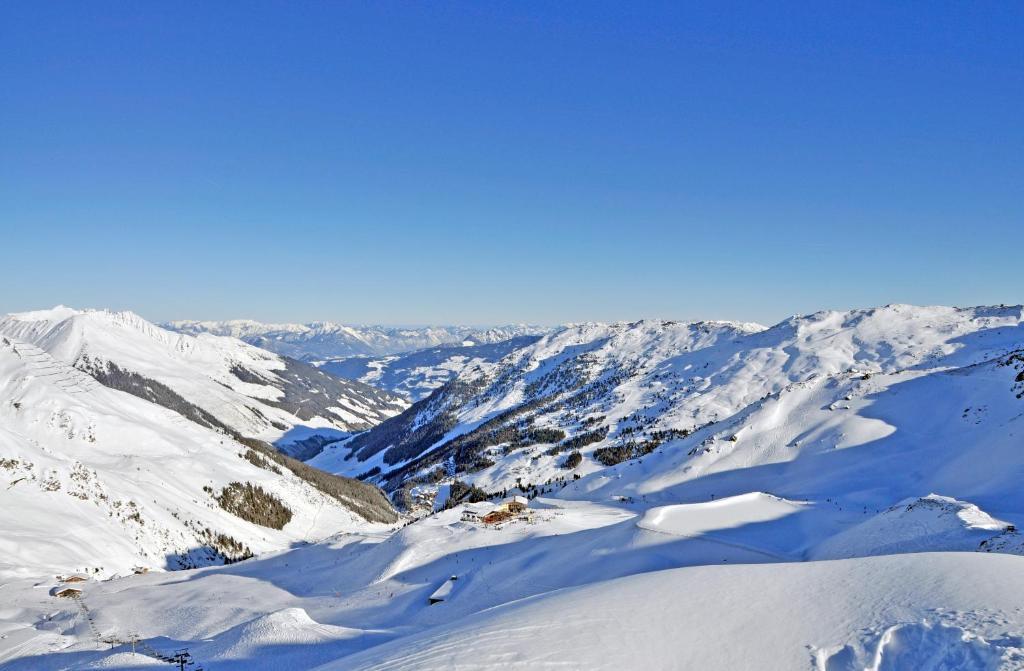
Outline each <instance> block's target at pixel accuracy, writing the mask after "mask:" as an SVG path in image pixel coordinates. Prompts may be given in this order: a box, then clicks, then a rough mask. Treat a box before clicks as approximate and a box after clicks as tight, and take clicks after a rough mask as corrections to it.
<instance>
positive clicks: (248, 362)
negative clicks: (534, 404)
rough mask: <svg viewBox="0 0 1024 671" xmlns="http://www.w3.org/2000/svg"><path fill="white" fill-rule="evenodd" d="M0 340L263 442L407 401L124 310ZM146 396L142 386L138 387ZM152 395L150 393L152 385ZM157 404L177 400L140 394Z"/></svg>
mask: <svg viewBox="0 0 1024 671" xmlns="http://www.w3.org/2000/svg"><path fill="white" fill-rule="evenodd" d="M0 333H2V334H5V335H7V336H9V337H11V338H14V339H17V340H20V341H23V342H27V343H32V344H34V345H36V346H38V347H40V348H42V349H43V350H45V351H46V352H47V353H49V354H50V355H51V356H53V357H54V358H55V359H57V360H59V361H61V362H64V363H66V364H69V365H72V366H75V367H77V368H79V369H81V370H84V371H87V372H89V373H90V374H92V375H95V376H97V377H98V379H101V380H102V381H103V382H104V383H105V384H113V385H122V386H123V385H126V384H132V385H135V384H136V383H135V382H131V381H130V380H126V377H125V376H126V374H129V373H130V374H133V375H137V376H141V378H143V379H145V380H153V381H156V382H158V383H159V384H160V385H161V386H162V387H166V388H167V389H169V390H170V391H171V392H173V394H174V396H175V397H177V398H180V399H181V401H185V402H187V403H190V404H192V405H194V406H197V407H199V408H202V409H204V410H205V411H206V412H207V413H209V414H210V415H211V416H212V417H214V418H216V421H217V424H218V425H219V426H221V427H227V428H230V429H232V430H235V431H238V432H239V433H241V434H243V435H247V436H258V437H261V438H264V439H267V440H277V439H279V438H282V437H286V438H287V434H288V433H289V432H291V431H292V430H293V429H296V428H300V427H301V430H300V431H299V432H298V434H301V436H302V438H307V437H308V435H309V433H310V431H308V430H307V429H324V430H327V431H328V433H330V432H333V434H338V433H339V432H344V431H352V430H362V429H366V428H368V427H370V426H372V425H373V424H376V423H377V422H379V421H381V420H383V419H385V418H386V417H389V416H391V415H393V414H394V413H396V412H398V411H400V410H401V409H402V408H404V407H405V405H406V404H405V403H404V402H403V401H402V400H401V399H399V398H396V397H392V396H390V395H389V394H387V393H384V392H380V391H378V390H376V389H374V388H372V387H369V386H366V385H362V384H360V383H356V382H349V381H347V380H339V379H337V378H333V377H331V376H330V375H328V374H325V373H324V372H322V371H317V370H315V369H312V368H310V367H309V366H306V365H304V364H300V363H298V362H293V361H289V360H287V359H285V358H283V357H281V356H279V355H277V354H274V353H272V352H269V351H267V350H263V349H260V348H258V347H255V346H253V345H250V344H248V343H245V342H243V341H241V340H238V339H236V338H232V337H227V336H216V335H211V334H209V333H200V334H199V335H197V336H192V335H188V334H184V333H176V332H173V331H168V330H167V329H164V328H161V327H160V326H157V325H155V324H153V323H152V322H149V321H147V320H146V319H144V318H142V317H140V316H139V315H137V314H135V313H133V312H129V311H119V312H115V311H110V310H72V309H69V308H57V309H54V310H47V311H39V312H29V313H21V314H15V315H8V316H6V317H3V318H0ZM136 386H139V387H142V389H140V390H141V391H145V390H144V387H145V385H142V384H141V383H140V384H138V385H136ZM149 386H150V387H152V385H149ZM145 393H146V394H148V395H150V396H151V397H152V398H151V399H150V400H157V401H158V402H161V403H164V404H168V405H173V406H175V407H178V406H180V405H181V401H179V400H176V398H173V397H170V396H169V395H168V394H167V393H162V392H159V391H153V390H152V389H150V391H146V392H145Z"/></svg>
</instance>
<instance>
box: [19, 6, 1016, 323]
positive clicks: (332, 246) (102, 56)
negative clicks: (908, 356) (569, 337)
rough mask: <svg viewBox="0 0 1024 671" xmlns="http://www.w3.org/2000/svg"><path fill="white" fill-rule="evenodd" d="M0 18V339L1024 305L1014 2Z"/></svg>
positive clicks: (122, 11) (41, 9)
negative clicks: (116, 322)
mask: <svg viewBox="0 0 1024 671" xmlns="http://www.w3.org/2000/svg"><path fill="white" fill-rule="evenodd" d="M696 5H697V3H680V2H664V3H661V2H640V3H634V2H617V3H607V2H599V1H596V0H587V1H586V2H549V1H545V2H524V1H519V2H483V3H480V2H467V3H448V2H423V3H409V2H394V3H392V2H335V3H320V2H281V3H261V2H238V3H230V2H219V3H199V2H196V3H186V2H182V3H156V2H129V3H103V2H95V3H91V2H90V3H83V2H71V3H45V2H17V3H14V2H12V3H4V4H3V7H2V8H0V42H2V43H3V44H4V56H3V58H2V59H0V90H2V93H0V262H2V263H3V266H4V272H3V277H4V278H5V282H4V288H3V289H0V311H2V312H7V311H12V310H24V309H32V308H38V307H42V306H49V305H52V304H56V303H66V304H71V305H75V306H83V307H84V306H94V307H115V308H128V309H133V310H136V311H138V312H140V313H141V314H143V315H145V316H147V317H149V318H151V319H155V320H160V319H173V318H231V317H251V318H256V319H262V320H270V321H274V320H288V321H306V320H313V319H332V320H340V321H347V322H378V323H441V322H461V323H498V322H502V323H504V322H511V321H530V322H539V323H558V322H565V321H581V320H587V319H596V320H612V319H634V318H638V317H642V316H653V317H672V318H683V319H688V318H732V319H747V320H757V321H762V322H774V321H777V320H779V319H781V318H783V317H785V316H788V315H790V314H794V313H803V312H809V311H814V310H817V309H820V308H848V307H856V306H868V305H878V304H884V303H890V302H911V303H943V304H959V305H964V304H980V303H1004V302H1005V303H1019V302H1022V301H1024V272H1022V269H1021V260H1020V251H1021V249H1024V246H1022V245H1021V242H1022V238H1024V161H1022V157H1024V121H1022V119H1024V42H1022V41H1021V35H1022V34H1024V4H1022V3H988V2H984V3H945V2H928V3H924V2H920V3H918V2H908V3H892V2H883V3H869V2H863V3H848V2H842V3H830V2H814V3H811V2H800V3H752V2H751V3H727V2H714V3H705V4H704V6H703V7H701V6H696Z"/></svg>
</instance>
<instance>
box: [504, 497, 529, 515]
mask: <svg viewBox="0 0 1024 671" xmlns="http://www.w3.org/2000/svg"><path fill="white" fill-rule="evenodd" d="M501 505H502V507H503V508H505V510H507V511H509V512H510V513H512V514H513V515H515V514H517V513H521V512H523V511H524V510H526V507H527V506H528V505H530V500H529V499H527V498H526V497H525V496H510V497H508V498H507V499H505V500H504V501H502V502H501Z"/></svg>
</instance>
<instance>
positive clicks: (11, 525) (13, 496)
mask: <svg viewBox="0 0 1024 671" xmlns="http://www.w3.org/2000/svg"><path fill="white" fill-rule="evenodd" d="M246 453H247V448H246V447H244V446H242V445H239V444H238V443H236V442H234V441H233V440H231V439H229V438H228V437H226V436H225V435H223V434H220V433H217V432H214V431H212V430H210V429H207V428H204V427H202V426H199V425H198V424H195V423H193V422H189V421H187V420H186V419H184V418H183V417H182V416H180V415H178V414H176V413H174V412H171V411H169V410H166V409H164V408H162V407H160V406H157V405H155V404H152V403H149V402H147V401H144V400H142V399H139V398H136V397H134V396H131V395H129V394H125V393H123V392H119V391H115V390H112V389H107V388H105V387H103V386H101V385H99V384H98V383H96V382H95V380H93V379H92V378H90V377H88V376H87V375H85V374H84V373H82V372H81V371H79V370H77V369H75V368H72V367H70V366H68V365H67V364H64V363H62V362H60V361H57V360H55V359H53V358H51V357H50V356H49V355H46V354H45V353H42V352H40V351H39V350H38V349H36V348H34V347H31V346H26V345H24V344H17V343H15V342H13V341H11V340H10V339H8V338H6V337H2V336H0V482H2V487H0V508H2V509H3V510H4V511H5V514H4V515H3V516H2V518H0V576H3V577H9V576H11V575H40V574H50V575H53V574H58V573H62V574H67V573H71V572H75V571H88V572H90V573H94V574H97V575H100V576H106V575H110V574H112V573H126V572H130V571H131V569H132V567H135V566H142V567H149V568H179V567H182V566H191V565H204V564H208V563H211V562H214V563H216V562H220V561H223V559H224V558H225V557H227V558H237V557H240V556H243V555H245V554H246V553H247V552H248V551H251V552H255V553H258V552H265V551H268V550H274V549H280V548H285V547H288V546H289V545H291V544H292V543H294V542H296V541H299V540H311V539H317V538H322V537H324V536H326V535H328V534H330V533H334V532H336V531H337V530H338V529H351V530H359V529H368V528H371V529H372V528H378V527H379V525H372V524H370V523H368V522H366V521H365V520H364V519H363V518H362V517H360V516H359V515H357V514H355V513H354V512H353V511H352V510H350V508H349V506H347V505H345V504H343V503H342V502H341V501H339V500H337V499H334V498H332V497H330V496H327V495H325V494H323V493H321V492H320V491H319V490H317V489H316V488H314V487H313V486H311V485H310V484H308V483H307V482H305V481H303V480H302V479H300V478H299V477H296V476H295V475H293V474H292V473H291V472H290V471H289V470H288V469H287V468H282V467H278V466H275V465H273V464H271V463H270V462H268V461H267V460H265V459H262V460H261V459H255V460H253V461H250V460H249V459H246V458H243V457H245V455H246ZM254 461H255V462H258V463H261V464H263V466H262V467H260V466H258V465H257V463H254ZM231 482H239V483H251V484H252V485H256V486H259V487H262V488H263V489H264V490H265V491H266V492H269V493H270V494H272V495H273V496H275V497H277V498H278V499H279V500H280V501H282V502H283V503H284V505H285V506H287V507H288V508H289V509H290V511H291V513H292V517H291V520H290V521H289V522H288V523H287V524H285V525H284V527H283V528H282V529H280V530H278V529H272V528H269V527H267V526H260V525H257V524H253V523H251V522H248V521H245V520H244V519H241V518H240V517H238V516H235V515H232V514H229V513H227V512H225V511H224V510H222V509H221V508H220V507H219V506H218V504H217V501H216V500H215V497H216V496H217V495H219V494H220V493H221V491H222V490H223V489H224V487H225V486H227V485H228V484H229V483H231ZM229 538H230V539H234V541H236V542H237V544H238V545H237V546H233V544H232V542H230V541H229Z"/></svg>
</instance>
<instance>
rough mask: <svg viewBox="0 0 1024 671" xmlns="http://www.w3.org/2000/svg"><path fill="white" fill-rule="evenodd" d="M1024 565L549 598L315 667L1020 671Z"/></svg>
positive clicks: (999, 561)
mask: <svg viewBox="0 0 1024 671" xmlns="http://www.w3.org/2000/svg"><path fill="white" fill-rule="evenodd" d="M1022 569H1024V559H1022V558H1020V557H1006V556H1003V557H991V556H979V555H973V556H972V555H955V554H938V555H931V556H914V557H912V558H908V557H906V556H901V557H884V558H873V559H861V560H847V561H841V562H816V563H809V564H782V565H768V566H708V567H702V568H691V569H674V570H667V571H659V572H655V573H648V574H645V575H635V576H630V577H626V578H622V579H619V580H615V581H612V582H609V583H601V584H598V585H592V586H588V587H585V588H579V589H572V590H565V591H555V592H549V593H547V594H545V595H544V596H541V597H539V598H535V599H526V600H523V601H517V602H514V603H510V604H508V605H506V606H503V607H500V608H496V609H493V610H489V611H486V612H484V613H481V614H480V615H479V616H477V617H473V618H466V619H464V620H457V621H455V622H453V623H451V624H445V625H442V626H439V627H437V628H435V629H431V630H429V631H427V632H424V633H422V634H418V635H416V636H410V637H408V638H403V639H400V640H399V641H396V642H394V643H391V644H386V645H383V646H380V647H378V648H373V649H371V650H369V651H367V652H365V653H363V654H360V655H355V656H351V657H345V658H343V659H342V660H340V661H338V662H335V663H332V664H328V665H325V666H323V667H321V668H322V669H323V670H324V671H335V670H337V671H340V670H341V669H345V670H346V671H347V670H349V669H379V670H383V669H417V670H420V671H425V670H428V669H437V670H441V669H452V668H459V669H492V668H524V669H526V668H529V669H563V668H569V669H755V668H756V669H780V670H791V669H813V670H815V671H840V670H853V669H864V670H867V671H881V670H883V669H905V670H908V671H909V670H911V669H948V670H953V669H1019V668H1021V666H1022V665H1024V641H1022V639H1021V638H1020V637H1019V636H1007V635H1006V632H1007V629H1010V630H1011V631H1015V632H1019V631H1021V630H1022V628H1024V615H1022V614H1021V611H1020V608H1019V607H1018V605H1017V601H1016V599H1018V598H1019V597H1020V595H1021V594H1022V593H1024V573H1022Z"/></svg>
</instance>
